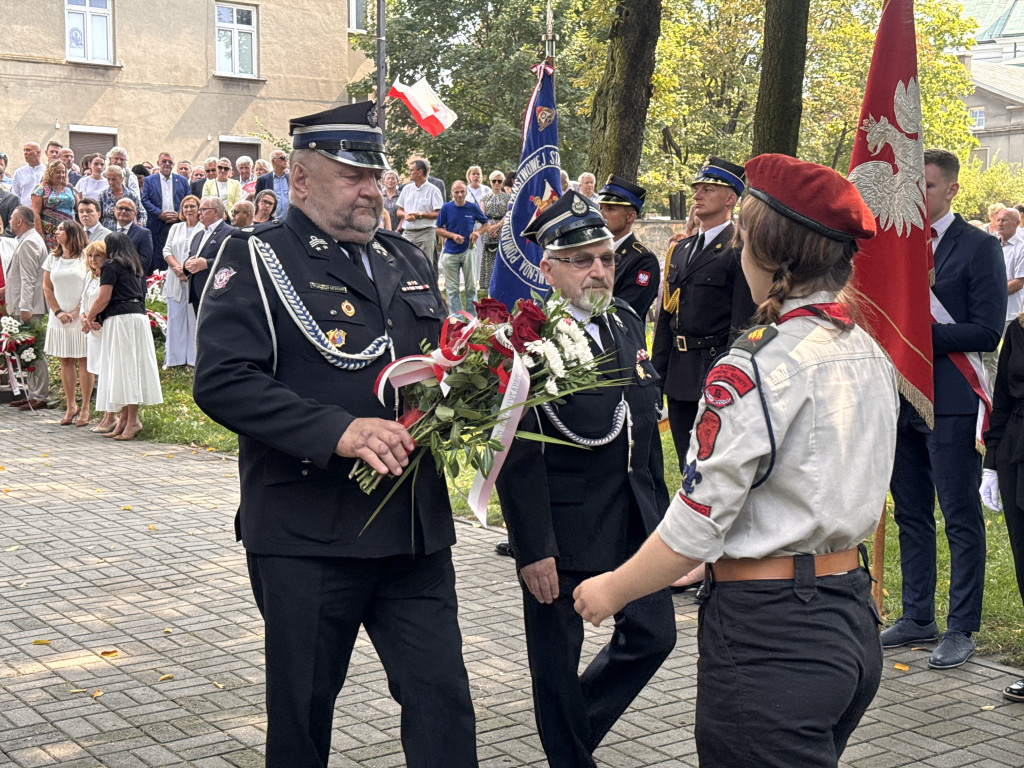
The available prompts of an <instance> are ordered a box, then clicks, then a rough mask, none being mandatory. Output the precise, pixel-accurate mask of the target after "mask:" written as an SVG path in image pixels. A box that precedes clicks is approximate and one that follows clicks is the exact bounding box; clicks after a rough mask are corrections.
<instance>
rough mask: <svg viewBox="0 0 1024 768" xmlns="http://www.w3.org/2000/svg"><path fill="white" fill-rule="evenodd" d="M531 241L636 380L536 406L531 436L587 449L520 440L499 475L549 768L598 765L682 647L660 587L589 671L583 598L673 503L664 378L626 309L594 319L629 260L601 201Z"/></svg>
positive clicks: (594, 342) (553, 210)
mask: <svg viewBox="0 0 1024 768" xmlns="http://www.w3.org/2000/svg"><path fill="white" fill-rule="evenodd" d="M523 234H524V236H526V237H529V238H530V239H532V240H534V241H535V242H536V243H537V244H539V245H541V246H543V247H544V249H545V250H544V258H543V260H542V261H541V263H540V269H541V272H542V273H543V274H544V277H545V278H546V279H547V281H548V283H549V284H550V285H551V286H552V288H555V289H557V290H559V291H561V292H562V296H564V297H566V298H568V299H570V300H571V301H572V305H571V311H572V313H573V315H574V316H575V317H576V319H577V320H578V321H579V322H580V323H581V324H582V323H585V324H586V326H585V334H586V336H585V338H586V340H587V341H588V343H589V344H590V346H591V349H592V351H593V352H594V353H595V356H596V355H597V354H600V353H602V352H603V353H610V354H611V355H612V356H611V358H610V359H609V360H608V361H606V362H604V363H602V370H603V371H604V373H603V374H602V375H604V376H609V377H612V378H622V377H625V378H626V379H628V383H626V384H625V385H620V386H609V387H604V388H598V389H593V390H590V391H588V392H580V393H577V394H575V395H571V396H569V397H567V398H566V400H565V402H564V403H563V404H561V405H558V406H557V407H556V406H551V407H542V408H538V409H534V410H530V411H528V412H527V415H526V417H525V418H524V419H523V422H522V423H521V429H523V430H524V431H526V432H541V433H543V434H545V435H549V436H553V437H556V438H559V439H560V440H566V441H569V442H572V443H576V444H577V445H579V446H586V447H583V448H581V447H577V446H576V445H573V446H563V445H557V444H550V445H542V444H541V443H538V442H534V441H530V440H524V439H521V438H520V439H516V440H514V441H513V443H512V446H511V447H510V448H509V452H508V457H507V459H506V460H505V464H504V466H503V467H502V470H501V474H499V475H498V478H497V481H496V488H497V490H498V498H499V499H500V501H501V510H502V514H503V515H504V517H505V522H506V523H507V525H508V530H509V538H510V540H511V544H512V549H513V552H514V557H515V559H516V565H517V567H518V569H519V582H520V586H521V587H522V590H523V618H524V621H525V624H526V647H527V653H528V655H529V663H530V675H531V677H532V680H533V702H534V713H535V716H536V719H537V729H538V731H539V733H540V739H541V743H542V744H543V746H544V752H545V753H546V754H547V758H548V763H549V765H550V766H551V768H581V767H582V766H594V765H595V763H594V758H593V752H594V750H595V749H596V748H597V746H598V744H600V743H601V740H602V739H603V738H604V736H605V734H607V733H608V731H609V729H610V728H611V727H612V725H614V723H615V721H616V720H618V718H619V716H620V715H621V714H622V713H623V712H624V711H625V710H626V708H627V707H629V705H630V703H631V702H632V701H633V699H635V698H636V696H637V694H639V693H640V691H641V690H642V689H643V687H644V686H645V685H646V684H647V681H648V680H650V678H651V677H652V676H653V675H654V673H655V672H656V671H657V669H658V667H660V666H661V664H662V662H663V661H664V660H665V658H666V657H667V656H668V654H669V653H670V652H671V650H672V648H673V646H674V645H675V638H676V629H675V620H674V613H673V606H672V599H671V596H670V595H669V593H668V590H662V591H660V592H656V593H655V594H653V595H650V596H648V597H645V598H643V599H641V600H637V601H635V602H632V603H630V604H629V605H627V606H626V607H625V608H624V609H623V610H622V611H621V612H620V613H619V614H617V615H616V617H615V633H614V635H613V636H612V639H611V641H610V642H609V643H608V644H607V645H606V646H605V647H604V648H603V649H601V651H600V653H598V654H597V656H596V657H595V658H594V660H593V661H592V662H591V663H590V664H589V666H588V667H587V669H586V670H585V671H584V672H583V674H582V675H578V674H577V669H578V668H579V661H580V652H581V648H582V645H583V621H582V619H581V618H580V617H579V616H578V615H577V614H576V612H575V610H574V609H573V597H572V593H573V590H574V589H575V588H576V587H577V586H578V585H579V584H580V583H581V582H582V581H583V580H584V579H586V578H588V577H590V576H593V575H595V574H598V573H602V572H604V571H606V570H608V569H609V568H615V567H617V566H618V565H620V564H622V563H624V562H625V561H626V560H627V559H628V558H629V557H630V556H631V555H632V554H633V553H634V552H636V550H637V549H638V548H639V547H640V545H641V544H642V543H643V542H644V540H645V539H646V538H647V536H648V535H649V534H650V533H651V532H652V531H653V530H654V529H655V527H656V526H657V525H658V523H659V522H660V520H661V517H662V515H663V514H664V511H665V509H666V507H667V506H668V491H667V490H666V488H665V480H664V462H663V458H662V453H661V440H660V436H659V433H658V416H657V409H658V403H657V400H658V376H657V374H656V372H655V370H654V367H653V366H652V365H651V362H650V360H649V359H648V357H647V351H646V344H645V340H644V323H643V322H642V321H641V320H640V318H639V317H637V315H636V314H635V313H634V312H633V311H632V309H630V307H629V305H628V304H626V303H625V302H623V301H619V300H618V299H614V300H612V306H613V307H614V311H613V312H606V311H601V312H600V314H592V313H593V312H594V309H595V300H596V299H597V298H598V297H600V298H602V299H604V300H606V301H607V300H608V299H610V297H611V291H612V284H613V281H614V276H615V261H616V260H617V257H616V255H615V252H614V251H613V250H612V247H611V245H612V239H611V233H610V232H609V231H608V230H607V229H606V228H605V226H604V220H603V219H602V218H601V214H600V212H599V211H598V209H597V206H596V205H594V203H593V202H591V201H590V200H589V199H588V198H586V197H584V196H583V195H581V194H579V193H578V192H568V193H566V194H565V195H563V196H562V197H561V198H559V199H558V201H557V202H556V203H555V204H553V205H552V206H550V207H549V208H547V209H545V210H544V211H543V213H541V215H540V216H538V217H537V218H536V219H535V220H534V221H533V222H531V224H530V227H529V228H528V229H527V231H526V232H524V233H523ZM596 306H597V308H598V309H599V310H600V309H602V305H601V304H600V303H599V302H598V303H597V305H596Z"/></svg>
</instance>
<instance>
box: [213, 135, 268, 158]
mask: <svg viewBox="0 0 1024 768" xmlns="http://www.w3.org/2000/svg"><path fill="white" fill-rule="evenodd" d="M218 138H219V141H218V146H217V157H226V158H227V159H228V160H230V161H231V164H232V165H234V164H235V162H236V161H237V160H238V158H240V157H241V156H242V155H248V156H249V157H251V158H252V159H253V161H256V160H259V159H260V148H261V146H262V144H261V142H260V140H259V139H249V138H247V137H243V136H219V137H218Z"/></svg>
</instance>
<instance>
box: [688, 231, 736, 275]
mask: <svg viewBox="0 0 1024 768" xmlns="http://www.w3.org/2000/svg"><path fill="white" fill-rule="evenodd" d="M732 234H733V225H732V224H729V225H728V226H727V227H726V228H725V229H723V230H722V231H721V232H719V233H718V235H717V236H716V237H715V239H714V240H712V241H711V242H710V243H705V244H704V250H703V251H701V252H700V253H698V254H695V255H694V257H693V258H692V259H690V263H689V264H688V265H687V267H686V272H685V273H684V274H687V275H688V274H690V272H692V271H694V270H696V269H700V268H701V267H703V266H704V265H705V264H707V263H708V262H710V261H711V260H712V259H714V257H715V256H717V255H718V254H720V253H721V252H722V251H723V250H725V248H726V246H727V245H728V244H729V241H730V240H732Z"/></svg>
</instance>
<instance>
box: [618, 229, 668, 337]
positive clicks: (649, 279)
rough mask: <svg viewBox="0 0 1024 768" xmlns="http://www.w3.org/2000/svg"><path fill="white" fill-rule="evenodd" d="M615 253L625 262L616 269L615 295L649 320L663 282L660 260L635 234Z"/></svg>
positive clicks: (631, 234)
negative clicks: (659, 285)
mask: <svg viewBox="0 0 1024 768" xmlns="http://www.w3.org/2000/svg"><path fill="white" fill-rule="evenodd" d="M615 252H616V253H617V254H618V255H619V256H621V257H622V261H620V262H619V265H618V266H617V267H616V268H615V288H614V290H613V291H612V292H613V293H614V294H615V297H616V298H619V299H622V300H623V301H624V302H626V303H627V304H629V306H631V307H632V308H633V311H634V312H636V313H637V314H638V315H640V319H641V320H646V319H647V313H648V312H649V311H650V309H651V304H653V303H654V300H655V299H656V298H657V297H658V283H660V282H661V267H660V266H659V265H658V257H657V256H655V255H654V252H653V251H651V249H650V248H648V247H647V246H646V245H644V244H643V243H641V242H640V241H639V240H637V239H636V235H634V234H633V233H632V232H630V233H629V235H627V236H626V239H625V240H623V241H622V243H621V244H620V245H619V248H618V250H617V251H615Z"/></svg>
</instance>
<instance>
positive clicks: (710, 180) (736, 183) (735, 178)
mask: <svg viewBox="0 0 1024 768" xmlns="http://www.w3.org/2000/svg"><path fill="white" fill-rule="evenodd" d="M694 184H720V185H722V186H725V187H731V188H732V191H733V192H735V193H736V194H737V195H742V194H743V188H744V184H745V176H744V170H743V166H742V165H736V164H735V163H730V162H729V161H728V160H723V159H722V158H720V157H714V156H713V155H708V157H707V159H706V160H705V161H704V167H703V168H701V169H700V173H698V174H697V178H695V179H694V180H693V181H692V182H690V186H693V185H694Z"/></svg>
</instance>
